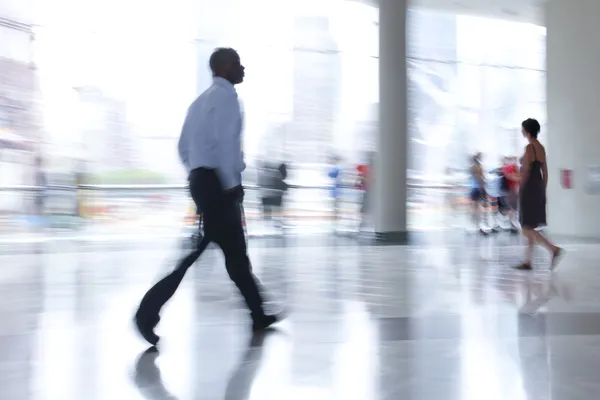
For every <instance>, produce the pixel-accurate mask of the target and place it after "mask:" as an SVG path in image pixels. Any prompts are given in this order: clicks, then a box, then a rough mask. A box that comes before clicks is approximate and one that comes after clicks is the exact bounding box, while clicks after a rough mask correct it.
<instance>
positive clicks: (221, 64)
mask: <svg viewBox="0 0 600 400" xmlns="http://www.w3.org/2000/svg"><path fill="white" fill-rule="evenodd" d="M210 68H211V70H212V72H213V77H214V79H213V84H212V85H211V86H210V87H209V88H208V89H206V90H205V91H204V92H203V93H202V94H201V95H200V96H199V97H198V98H197V99H196V100H195V101H194V102H193V103H192V105H191V106H190V107H189V109H188V112H187V116H186V118H185V122H184V124H183V128H182V131H181V136H180V139H179V146H178V148H179V156H180V158H181V162H182V163H183V165H184V166H185V168H186V170H187V172H188V174H189V184H190V192H191V195H192V198H193V200H194V202H195V203H196V206H197V207H198V209H199V210H201V211H202V218H203V223H204V238H203V239H202V241H201V242H200V243H199V244H198V248H197V249H195V250H194V251H192V252H191V253H190V254H188V255H187V256H185V257H184V258H182V259H181V260H180V261H179V263H178V265H177V267H176V269H175V271H174V272H173V273H171V274H170V275H168V276H167V277H165V278H163V280H161V281H160V282H159V283H157V284H156V285H155V286H154V287H153V288H151V289H150V290H149V291H148V292H147V293H146V295H145V296H144V298H143V299H142V302H141V303H140V306H139V308H138V311H137V313H136V316H135V322H136V324H137V327H138V330H139V331H140V333H141V334H142V336H143V337H144V338H145V339H146V340H147V341H148V342H150V343H151V344H152V345H155V344H156V343H157V342H158V339H159V338H158V336H157V335H156V334H155V333H154V327H155V326H156V325H157V324H158V321H159V319H160V318H159V315H158V314H159V311H160V308H161V307H162V306H163V305H164V304H165V303H166V301H167V300H168V299H169V298H170V297H171V296H172V295H173V293H174V292H175V290H176V288H177V287H178V286H179V283H180V282H181V280H182V279H183V275H184V274H185V271H186V270H187V269H188V268H189V267H190V266H191V265H192V264H193V263H194V262H195V261H196V259H197V258H198V257H199V256H200V254H201V253H202V251H203V250H204V249H205V248H206V246H207V245H208V243H210V242H214V243H216V244H217V245H218V246H219V247H220V248H221V250H222V251H223V255H224V256H225V266H226V269H227V273H228V274H229V277H230V278H231V280H232V281H233V282H234V283H235V285H236V286H237V287H238V289H239V291H240V292H241V294H242V297H243V298H244V300H245V301H246V305H247V306H248V309H249V310H250V315H251V318H252V321H253V325H252V329H253V331H254V332H257V331H262V330H265V329H267V328H268V327H270V326H271V325H272V324H274V323H275V322H277V321H278V319H279V318H278V316H276V315H267V314H265V312H264V309H263V298H262V295H261V292H260V290H259V282H258V280H257V279H256V278H255V276H254V275H253V274H252V267H251V265H250V259H249V258H248V252H247V247H246V237H245V234H244V227H243V217H242V209H241V203H242V200H243V197H244V190H243V188H242V171H244V169H245V168H246V165H245V163H244V157H243V153H242V137H241V134H242V113H241V109H240V103H239V101H238V95H237V92H236V90H235V85H237V84H240V83H242V82H243V81H244V75H245V73H244V67H243V66H242V64H241V61H240V56H239V55H238V53H237V52H236V51H235V50H233V49H231V48H219V49H216V50H215V52H214V53H213V54H212V55H211V57H210Z"/></svg>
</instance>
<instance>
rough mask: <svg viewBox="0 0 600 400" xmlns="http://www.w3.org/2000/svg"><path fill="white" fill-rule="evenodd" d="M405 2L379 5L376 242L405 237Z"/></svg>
mask: <svg viewBox="0 0 600 400" xmlns="http://www.w3.org/2000/svg"><path fill="white" fill-rule="evenodd" d="M406 14H407V0H380V1H379V137H378V145H377V159H376V163H375V176H374V185H375V187H374V189H375V198H374V204H373V217H374V224H375V233H376V235H377V238H378V239H381V240H393V241H394V240H398V239H400V240H403V239H404V238H406V232H407V228H406V199H407V196H406V167H407V162H406V161H407V146H408V142H407V129H408V124H407V101H406V100H407V99H406V89H407V76H406Z"/></svg>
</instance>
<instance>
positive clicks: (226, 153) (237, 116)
mask: <svg viewBox="0 0 600 400" xmlns="http://www.w3.org/2000/svg"><path fill="white" fill-rule="evenodd" d="M179 157H180V158H181V162H182V163H183V165H184V166H185V167H186V169H187V171H188V173H189V172H191V171H192V170H194V169H196V168H201V167H204V168H210V169H215V170H216V173H217V176H218V177H219V179H220V181H221V184H222V185H223V189H225V190H228V189H231V188H234V187H236V186H239V185H241V183H242V171H244V168H245V164H244V156H243V153H242V113H241V110H240V103H239V101H238V96H237V92H236V91H235V88H234V87H233V85H232V84H231V83H230V82H229V81H227V80H226V79H223V78H218V77H217V78H214V80H213V84H212V85H211V86H210V87H209V88H208V89H206V90H205V91H204V93H202V94H201V95H200V96H199V97H198V98H197V99H196V100H195V101H194V102H193V103H192V105H191V106H190V108H189V109H188V113H187V116H186V118H185V122H184V123H183V128H182V130H181V136H180V137H179Z"/></svg>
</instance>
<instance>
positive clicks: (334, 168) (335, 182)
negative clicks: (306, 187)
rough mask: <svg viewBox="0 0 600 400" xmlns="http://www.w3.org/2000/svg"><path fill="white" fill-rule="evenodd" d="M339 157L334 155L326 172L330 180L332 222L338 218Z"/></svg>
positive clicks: (340, 171) (340, 170) (340, 172)
mask: <svg viewBox="0 0 600 400" xmlns="http://www.w3.org/2000/svg"><path fill="white" fill-rule="evenodd" d="M340 161H341V160H340V158H339V157H334V158H333V160H332V165H331V168H330V169H329V173H328V174H327V175H328V176H329V178H330V179H331V180H332V182H331V189H330V195H331V199H332V200H333V219H334V222H337V221H338V219H339V215H338V213H339V208H340V207H339V199H340V194H341V193H340V192H341V187H342V185H341V181H342V179H341V178H342V176H341V175H342V169H341V167H340Z"/></svg>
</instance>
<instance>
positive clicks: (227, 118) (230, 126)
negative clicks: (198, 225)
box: [212, 96, 244, 190]
mask: <svg viewBox="0 0 600 400" xmlns="http://www.w3.org/2000/svg"><path fill="white" fill-rule="evenodd" d="M214 113H215V114H214V124H215V125H214V129H213V130H212V132H213V134H214V135H215V137H214V138H213V139H214V141H215V142H216V143H217V149H218V150H217V152H218V159H217V174H218V176H219V179H220V180H221V185H222V186H223V189H225V190H228V189H232V188H234V187H236V186H239V185H241V183H242V171H243V170H244V159H243V155H242V148H241V115H240V106H239V103H238V100H237V98H236V97H235V96H224V98H223V99H222V101H219V102H218V103H217V104H216V105H215V109H214Z"/></svg>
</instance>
